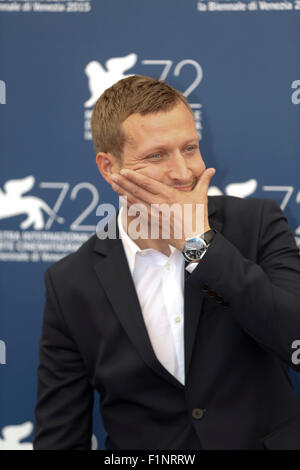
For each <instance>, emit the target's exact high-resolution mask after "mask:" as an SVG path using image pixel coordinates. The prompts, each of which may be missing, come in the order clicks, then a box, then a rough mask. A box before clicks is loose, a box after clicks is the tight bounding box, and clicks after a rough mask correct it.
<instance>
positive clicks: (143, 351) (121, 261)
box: [34, 196, 300, 450]
mask: <svg viewBox="0 0 300 470" xmlns="http://www.w3.org/2000/svg"><path fill="white" fill-rule="evenodd" d="M209 219H210V224H211V227H213V228H215V229H216V230H217V231H218V233H217V234H216V236H215V238H214V240H213V242H212V244H211V246H210V247H209V249H208V251H207V253H206V254H205V256H204V258H203V259H202V260H201V262H199V264H198V266H197V267H196V269H195V270H194V271H193V273H192V274H190V275H187V276H186V281H185V294H184V295H185V306H184V340H185V377H186V383H185V386H183V385H182V384H181V383H180V382H179V381H178V380H177V379H176V378H175V377H173V376H172V375H171V374H170V373H169V372H168V371H167V370H166V369H165V368H164V367H163V366H162V365H161V363H160V362H159V361H158V359H157V358H156V356H155V354H154V352H153V349H152V346H151V343H150V340H149V337H148V334H147V330H146V327H145V324H144V321H143V316H142V313H141V310H140V306H139V302H138V298H137V295H136V292H135V288H134V284H133V281H132V277H131V275H130V272H129V268H128V265H127V260H126V256H125V253H124V251H123V247H122V243H121V240H119V239H116V240H111V239H106V240H99V239H98V238H97V236H96V235H94V236H93V237H91V238H90V239H89V240H88V241H87V242H86V243H85V244H84V245H83V246H82V247H81V248H80V249H79V250H78V251H77V252H76V253H73V254H71V255H70V256H68V257H66V258H64V259H62V260H61V261H59V262H57V263H55V264H54V265H53V266H52V267H50V268H49V269H48V270H47V271H46V274H45V280H46V305H45V310H44V319H43V329H42V336H41V340H40V365H39V368H38V401H37V406H36V410H35V413H36V427H35V440H34V448H35V449H89V448H90V441H91V432H92V406H93V391H94V389H96V390H97V391H98V392H99V393H100V397H101V399H100V413H101V416H102V419H103V423H104V425H105V428H106V431H107V433H108V436H107V439H106V448H107V449H109V450H113V449H173V450H175V449H177V450H181V449H264V448H267V449H300V398H299V397H298V396H297V394H296V392H295V391H294V389H293V387H292V385H291V381H290V378H289V375H288V368H289V367H292V368H294V369H295V370H298V371H300V366H299V365H298V366H296V365H294V364H293V363H292V360H291V357H292V353H293V352H294V350H293V349H292V348H291V345H292V342H293V341H294V340H295V339H300V257H299V251H298V248H297V247H296V245H295V241H294V238H293V235H292V234H291V232H290V230H289V228H288V225H287V222H286V219H285V218H284V216H283V215H282V212H281V211H280V209H279V208H278V206H277V205H276V204H275V203H274V202H273V201H270V200H260V199H248V200H242V199H239V198H233V197H227V196H224V197H223V196H218V197H209ZM157 327H158V328H159V325H157Z"/></svg>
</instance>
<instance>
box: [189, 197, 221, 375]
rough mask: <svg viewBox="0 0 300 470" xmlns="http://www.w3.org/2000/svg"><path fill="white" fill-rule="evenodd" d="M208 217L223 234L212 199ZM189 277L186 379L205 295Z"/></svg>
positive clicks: (212, 225) (209, 204)
mask: <svg viewBox="0 0 300 470" xmlns="http://www.w3.org/2000/svg"><path fill="white" fill-rule="evenodd" d="M208 215H209V223H210V226H211V228H214V229H215V230H217V231H218V232H221V230H222V225H223V224H222V221H221V220H220V219H219V218H218V213H217V211H216V207H215V204H214V202H213V200H212V199H210V198H208ZM200 263H201V261H200ZM186 264H187V263H186ZM195 269H197V268H195ZM189 276H190V275H189V274H187V271H186V272H185V284H184V359H185V360H184V363H185V377H186V378H187V375H188V372H189V366H190V363H191V358H192V353H193V347H194V343H195V338H196V333H197V328H198V324H199V318H200V315H201V309H202V304H203V299H204V295H203V294H202V293H201V292H200V288H199V289H198V288H196V287H195V286H193V285H192V284H191V283H190V282H189Z"/></svg>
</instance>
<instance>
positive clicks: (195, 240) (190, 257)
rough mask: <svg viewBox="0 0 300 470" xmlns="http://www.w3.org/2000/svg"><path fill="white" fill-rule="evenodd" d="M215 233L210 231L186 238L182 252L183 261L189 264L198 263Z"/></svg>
mask: <svg viewBox="0 0 300 470" xmlns="http://www.w3.org/2000/svg"><path fill="white" fill-rule="evenodd" d="M216 233H217V232H216V230H214V229H210V230H208V231H207V232H205V233H203V234H202V235H196V236H195V237H192V238H187V239H186V240H185V244H184V248H183V252H182V253H183V256H184V257H185V259H186V260H187V261H190V262H196V261H200V260H201V258H202V257H203V256H204V254H205V253H206V250H207V249H208V247H209V245H210V244H211V242H212V240H213V238H214V236H215V234H216Z"/></svg>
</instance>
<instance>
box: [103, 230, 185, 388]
mask: <svg viewBox="0 0 300 470" xmlns="http://www.w3.org/2000/svg"><path fill="white" fill-rule="evenodd" d="M95 251H97V252H98V253H101V254H102V255H104V257H102V258H101V259H100V260H99V261H98V262H97V263H96V265H95V267H94V268H95V271H96V275H97V277H98V280H99V282H100V284H101V286H102V288H103V289H104V290H105V292H106V295H107V297H108V299H109V301H110V303H111V306H112V308H113V310H114V312H115V314H116V315H117V317H118V319H119V321H120V323H121V325H122V327H123V328H124V330H125V331H126V333H127V335H128V337H129V339H130V340H131V342H132V344H133V345H134V347H135V348H136V349H137V351H138V352H139V354H140V356H141V357H142V358H143V360H144V361H145V363H146V364H147V365H148V366H149V367H151V369H153V370H154V371H155V372H156V373H157V374H159V375H160V376H161V377H162V378H163V379H165V380H168V381H169V382H170V383H171V384H172V385H175V386H178V387H180V388H183V385H182V384H181V383H180V382H179V381H178V380H177V379H176V378H175V377H174V376H173V375H172V374H170V373H169V372H168V371H167V370H166V369H165V368H164V367H163V365H162V364H161V363H160V362H159V360H158V359H157V357H156V355H155V353H154V351H153V348H152V345H151V342H150V339H149V336H148V332H147V329H146V326H145V323H144V318H143V315H142V312H141V308H140V305H139V301H138V297H137V294H136V290H135V287H134V283H133V280H132V276H131V274H130V270H129V267H128V263H127V259H126V255H125V252H124V249H123V245H122V242H121V240H120V239H116V240H110V239H106V240H101V241H100V240H98V239H97V241H96V244H95Z"/></svg>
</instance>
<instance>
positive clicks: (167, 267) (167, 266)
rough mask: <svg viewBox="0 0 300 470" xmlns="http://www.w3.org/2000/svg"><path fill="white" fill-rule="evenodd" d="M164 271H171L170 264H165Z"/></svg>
mask: <svg viewBox="0 0 300 470" xmlns="http://www.w3.org/2000/svg"><path fill="white" fill-rule="evenodd" d="M166 269H167V270H168V271H170V269H171V265H170V263H167V264H166Z"/></svg>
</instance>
